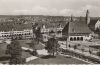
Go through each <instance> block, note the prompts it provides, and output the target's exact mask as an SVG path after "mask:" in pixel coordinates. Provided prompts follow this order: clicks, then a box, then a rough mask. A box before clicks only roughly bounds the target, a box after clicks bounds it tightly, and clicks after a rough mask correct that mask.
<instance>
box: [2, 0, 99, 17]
mask: <svg viewBox="0 0 100 65" xmlns="http://www.w3.org/2000/svg"><path fill="white" fill-rule="evenodd" d="M87 9H89V11H90V16H100V0H0V14H1V15H3V14H4V15H28V14H29V15H56V16H57V15H61V16H69V15H71V14H73V15H74V16H85V12H86V10H87Z"/></svg>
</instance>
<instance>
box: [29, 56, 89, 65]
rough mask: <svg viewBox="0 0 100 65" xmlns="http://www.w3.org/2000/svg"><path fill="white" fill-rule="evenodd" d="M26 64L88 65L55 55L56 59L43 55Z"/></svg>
mask: <svg viewBox="0 0 100 65" xmlns="http://www.w3.org/2000/svg"><path fill="white" fill-rule="evenodd" d="M27 64H88V63H86V62H83V61H81V60H78V59H75V58H72V57H67V56H62V55H57V56H56V57H50V56H47V55H45V56H41V57H39V58H37V59H35V60H32V61H30V62H28V63H27Z"/></svg>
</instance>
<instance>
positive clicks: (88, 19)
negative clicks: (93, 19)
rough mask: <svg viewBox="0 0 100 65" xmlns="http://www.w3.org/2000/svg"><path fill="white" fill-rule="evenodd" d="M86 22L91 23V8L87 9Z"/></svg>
mask: <svg viewBox="0 0 100 65" xmlns="http://www.w3.org/2000/svg"><path fill="white" fill-rule="evenodd" d="M86 23H87V24H89V23H90V15H89V10H87V12H86Z"/></svg>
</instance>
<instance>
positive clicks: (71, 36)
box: [62, 10, 92, 41]
mask: <svg viewBox="0 0 100 65" xmlns="http://www.w3.org/2000/svg"><path fill="white" fill-rule="evenodd" d="M89 22H90V17H89V11H88V10H87V13H86V20H75V21H73V17H72V16H71V20H70V21H69V22H68V23H67V24H66V26H65V27H64V29H63V31H62V32H63V35H64V36H66V37H67V41H85V40H86V38H87V37H90V36H89V34H90V33H91V32H92V31H91V30H90V29H89V27H88V24H89Z"/></svg>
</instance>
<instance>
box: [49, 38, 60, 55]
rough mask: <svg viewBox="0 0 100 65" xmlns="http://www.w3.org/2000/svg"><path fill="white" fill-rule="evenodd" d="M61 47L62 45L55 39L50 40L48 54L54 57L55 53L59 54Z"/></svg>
mask: <svg viewBox="0 0 100 65" xmlns="http://www.w3.org/2000/svg"><path fill="white" fill-rule="evenodd" d="M59 46H60V45H59V44H58V41H57V40H56V39H55V38H50V39H49V40H48V42H47V50H48V53H50V54H52V55H53V56H54V53H55V52H57V50H58V48H59Z"/></svg>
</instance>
